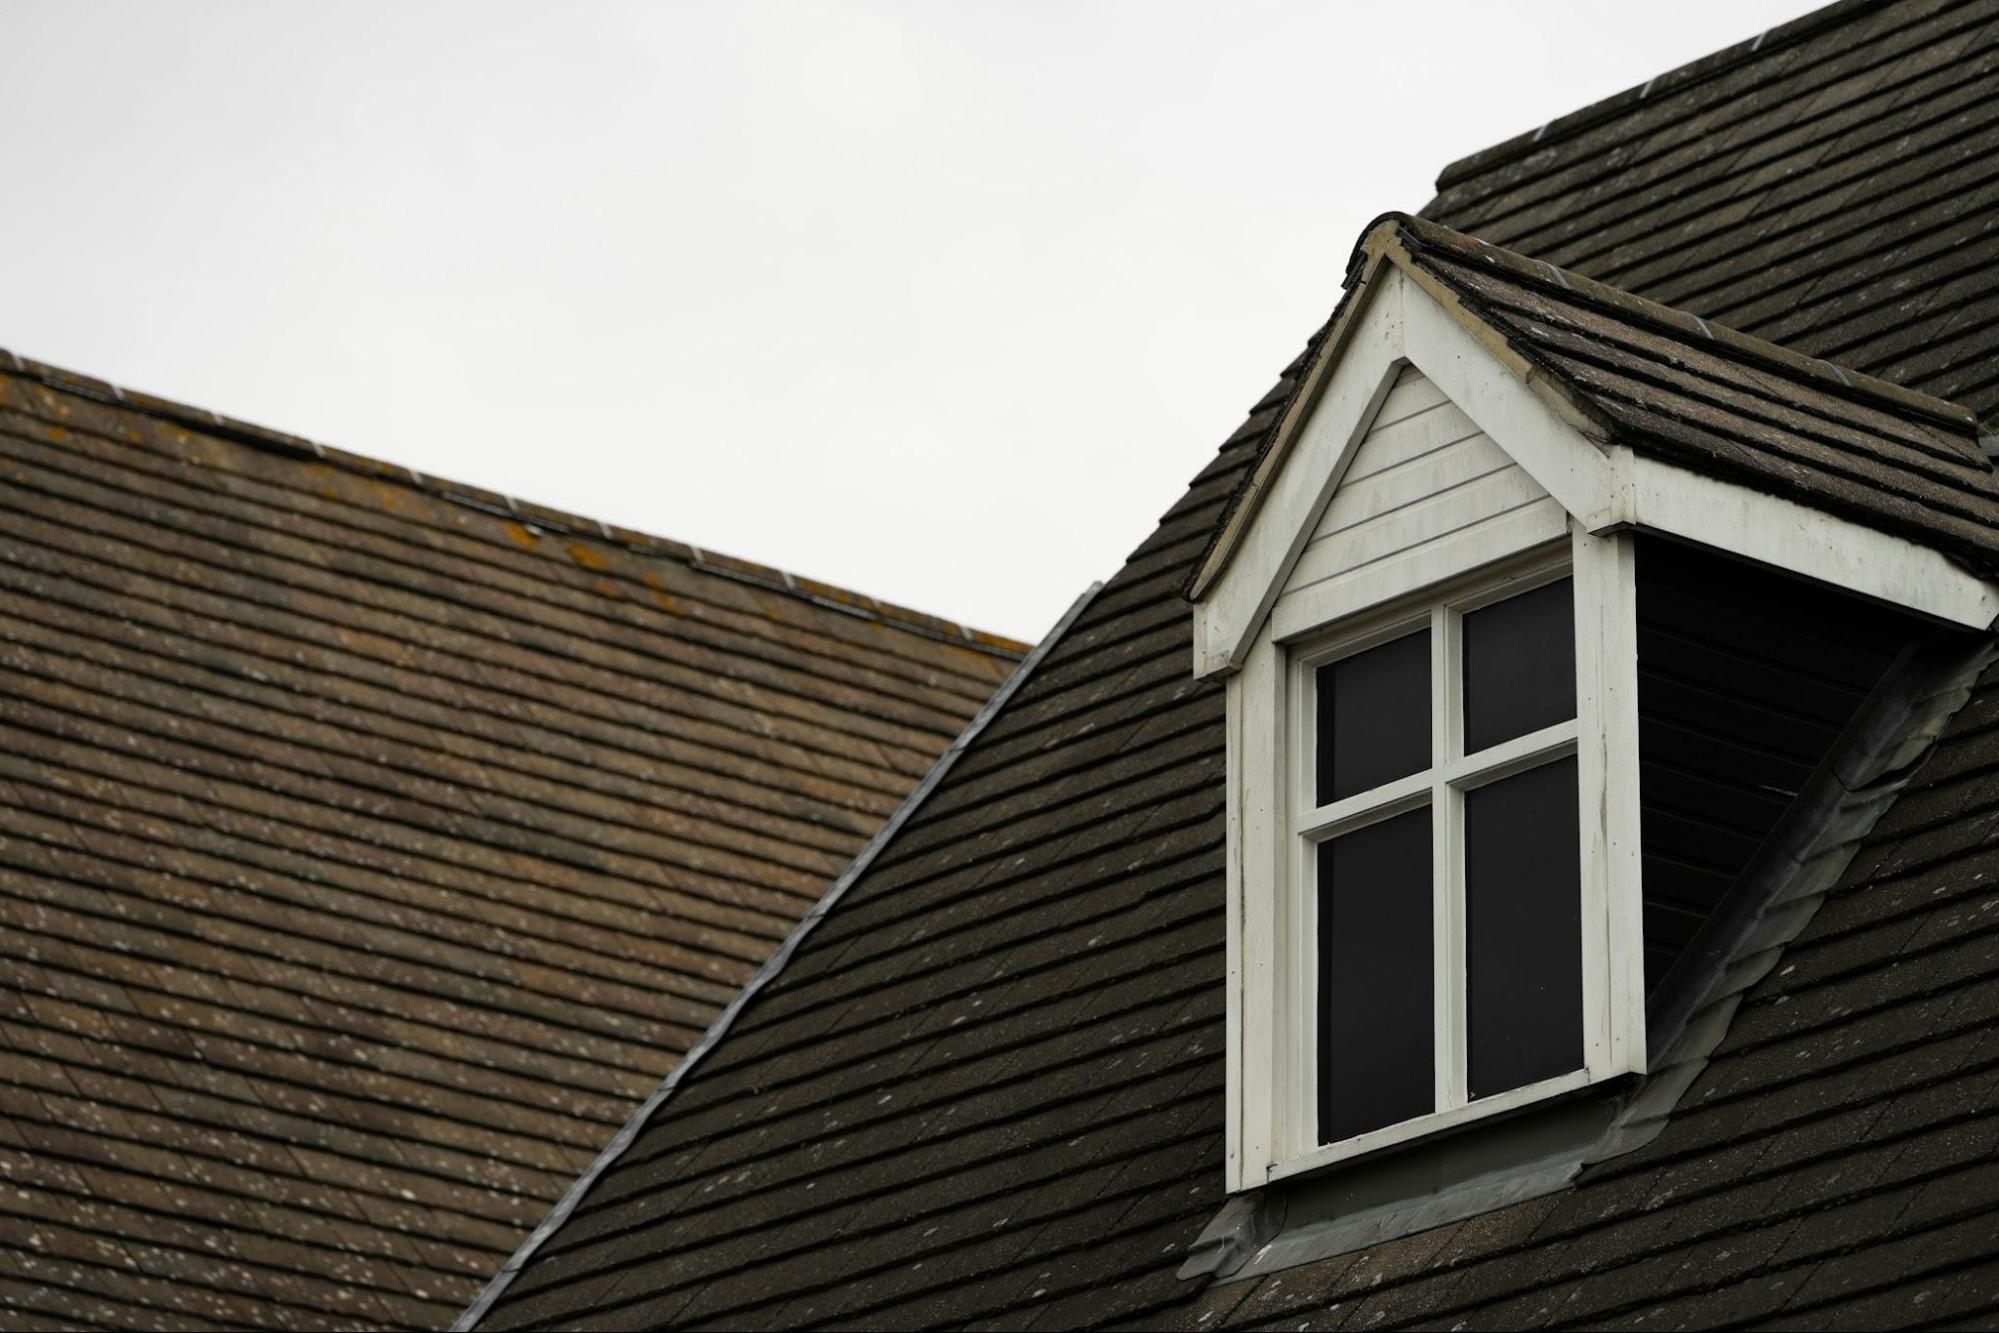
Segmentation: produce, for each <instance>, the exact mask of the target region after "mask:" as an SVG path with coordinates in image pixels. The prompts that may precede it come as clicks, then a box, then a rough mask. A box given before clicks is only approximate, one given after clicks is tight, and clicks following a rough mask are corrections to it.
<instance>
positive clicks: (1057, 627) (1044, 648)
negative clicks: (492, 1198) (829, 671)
mask: <svg viewBox="0 0 1999 1333" xmlns="http://www.w3.org/2000/svg"><path fill="white" fill-rule="evenodd" d="M1103 586H1104V585H1103V584H1102V583H1100V582H1098V583H1092V584H1090V586H1089V587H1088V588H1086V589H1084V590H1083V593H1082V595H1081V596H1079V597H1078V598H1076V600H1075V601H1074V602H1072V603H1070V605H1069V609H1068V610H1067V611H1064V612H1063V613H1062V616H1061V618H1060V619H1058V620H1057V621H1056V622H1055V624H1054V625H1053V626H1051V627H1050V628H1049V630H1048V633H1046V634H1044V635H1043V636H1042V637H1041V641H1040V642H1039V643H1037V644H1035V645H1034V647H1033V649H1032V650H1031V651H1029V652H1028V654H1027V655H1026V656H1025V657H1023V658H1022V659H1021V660H1020V663H1019V664H1018V665H1017V666H1015V667H1014V669H1013V671H1012V672H1011V673H1010V674H1009V675H1008V676H1007V678H1006V680H1005V681H1003V682H1001V684H1000V687H999V689H997V690H996V691H994V692H993V696H992V697H991V698H990V699H988V700H986V702H985V704H984V705H983V706H982V707H980V709H979V711H978V712H977V713H975V714H973V715H972V719H971V721H969V722H967V723H966V724H965V726H964V729H963V730H962V731H960V732H959V733H958V735H957V738H956V739H954V740H953V741H952V742H951V744H950V745H949V746H947V747H946V748H945V750H944V753H943V754H941V755H939V756H938V757H937V761H936V762H935V763H933V764H932V765H931V766H930V770H929V771H928V772H927V773H925V774H924V775H923V780H922V781H921V782H919V783H917V784H916V787H915V789H914V790H913V791H911V792H910V793H909V795H907V796H905V797H904V798H903V799H902V803H901V804H900V805H898V806H896V808H895V810H894V811H893V812H892V813H891V814H890V815H889V817H888V818H887V819H886V820H884V821H883V823H882V826H881V827H880V828H879V829H876V830H875V835H874V836H873V837H872V838H870V839H868V843H867V846H865V847H863V848H861V850H860V852H859V853H858V854H857V855H856V856H855V857H854V859H853V860H852V861H851V862H849V863H848V865H847V868H846V869H845V870H843V871H841V872H840V875H839V877H838V878H837V879H835V880H834V881H833V883H832V884H831V885H829V886H828V887H827V889H826V892H825V893H824V894H822V895H821V896H820V898H819V901H818V902H816V903H814V904H813V905H812V910H810V911H809V912H807V913H806V914H805V915H804V917H803V918H801V919H800V920H799V922H798V924H797V925H796V926H794V927H792V930H791V933H790V934H789V935H787V936H786V937H785V939H784V943H782V944H780V945H779V946H778V947H777V951H776V952H775V953H773V954H772V955H771V956H770V957H769V958H768V959H766V960H765V962H764V965H763V966H762V967H761V968H759V969H757V973H756V975H755V976H753V977H751V978H750V979H749V981H748V982H747V983H746V984H745V985H744V986H743V988H742V989H741V990H740V991H738V992H736V996H735V998H734V999H732V1000H730V1001H729V1004H728V1006H727V1007H726V1008H724V1009H723V1010H722V1012H721V1013H720V1014H718V1015H716V1017H715V1021H714V1022H713V1023H711V1024H709V1026H708V1030H707V1031H706V1032H704V1033H702V1034H701V1038H700V1040H698V1041H696V1042H695V1043H694V1045H692V1046H690V1047H688V1048H687V1051H686V1052H685V1053H684V1054H683V1055H682V1056H681V1057H680V1059H679V1060H677V1061H675V1062H674V1066H673V1068H672V1069H670V1070H668V1071H667V1075H666V1077H665V1078H664V1079H662V1080H660V1084H659V1086H658V1087H657V1088H655V1089H653V1091H652V1093H651V1095H650V1096H648V1097H647V1098H646V1099H645V1101H643V1102H641V1103H640V1104H639V1106H638V1108H637V1109H636V1110H634V1111H633V1112H632V1114H631V1116H630V1117H629V1118H628V1119H626V1121H625V1123H624V1125H623V1126H622V1127H621V1128H620V1129H619V1130H618V1132H617V1133H616V1134H615V1135H613V1136H612V1138H611V1141H610V1142H609V1143H607V1144H605V1145H604V1148H603V1150H602V1151H601V1152H599V1153H598V1154H597V1156H596V1159H595V1160H593V1161H592V1162H591V1163H590V1165H589V1166H588V1167H586V1168H585V1169H584V1171H583V1173H582V1174H581V1175H579V1176H578V1177H577V1178H576V1179H575V1180H574V1181H572V1182H571V1183H570V1186H569V1189H568V1190H567V1191H566V1192H565V1193H564V1194H563V1196H562V1197H561V1198H560V1199H558V1200H557V1201H556V1203H555V1206H554V1207H552V1208H550V1209H549V1211H548V1215H547V1216H546V1217H544V1218H543V1219H542V1220H541V1222H540V1224H539V1225H538V1226H536V1227H535V1229H534V1230H533V1231H532V1232H530V1233H528V1236H527V1239H525V1240H523V1241H522V1242H521V1243H520V1246H519V1247H518V1248H517V1249H516V1250H515V1251H514V1253H513V1254H512V1255H511V1256H509V1258H508V1259H507V1262H506V1263H504V1264H502V1265H501V1266H500V1271H499V1272H497V1273H495V1274H494V1275H493V1277H492V1279H491V1280H490V1281H489V1282H487V1284H486V1285H485V1287H484V1288H482V1289H481V1290H480V1292H479V1294H478V1295H477V1296H475V1297H474V1298H473V1299H472V1303H471V1304H470V1305H468V1306H466V1307H465V1309H464V1310H463V1311H462V1312H461V1313H460V1314H459V1316H458V1318H457V1319H456V1320H455V1321H453V1323H452V1325H451V1333H469V1331H470V1330H472V1329H474V1328H477V1327H478V1324H479V1321H480V1320H482V1319H484V1318H485V1317H486V1314H487V1312H488V1311H489V1310H491V1309H492V1307H493V1305H494V1304H495V1303H496V1302H497V1301H498V1300H499V1299H500V1297H501V1296H503V1295H505V1294H506V1291H507V1288H508V1287H510V1286H512V1285H513V1281H514V1278H515V1277H516V1276H518V1275H519V1274H520V1272H521V1271H522V1270H523V1269H524V1268H526V1266H527V1264H528V1262H529V1260H531V1259H533V1258H534V1256H535V1253H536V1252H537V1251H539V1250H540V1249H541V1247H542V1245H543V1244H545V1243H546V1242H547V1240H548V1238H549V1237H550V1236H552V1235H554V1234H555V1233H556V1231H558V1230H559V1229H560V1228H561V1227H562V1225H563V1224H564V1223H565V1222H567V1221H568V1220H569V1217H570V1215H571V1214H572V1213H574V1212H575V1210H576V1207H577V1205H578V1204H580V1203H581V1202H582V1201H583V1196H584V1195H585V1194H587V1193H589V1191H590V1188H591V1187H592V1186H593V1185H595V1184H596V1183H597V1179H598V1177H600V1176H601V1175H603V1173H604V1172H605V1171H607V1170H609V1169H610V1167H611V1166H612V1165H613V1164H615V1163H616V1162H617V1160H618V1159H619V1158H620V1157H622V1156H623V1155H624V1152H625V1149H627V1148H629V1147H630V1146H631V1144H632V1142H633V1141H634V1140H635V1139H637V1137H638V1136H639V1134H640V1132H641V1131H643V1130H644V1128H645V1126H646V1124H647V1122H648V1121H650V1120H651V1119H652V1117H653V1114H654V1113H655V1112H657V1111H658V1110H659V1108H660V1107H661V1106H663V1105H665V1103H666V1102H667V1100H668V1099H669V1098H670V1097H671V1096H672V1095H673V1093H674V1090H675V1089H677V1088H678V1087H679V1086H680V1083H681V1080H682V1079H683V1078H685V1077H686V1075H687V1073H688V1071H689V1070H691V1069H693V1068H694V1067H695V1066H696V1065H698V1064H699V1063H700V1062H701V1059H702V1057H704V1056H706V1055H707V1054H708V1052H709V1051H711V1050H713V1049H714V1048H715V1047H716V1046H717V1045H719V1044H720V1043H721V1040H722V1038H723V1037H725V1036H727V1035H728V1032H729V1029H730V1028H732V1027H734V1026H735V1022H736V1018H737V1016H738V1015H739V1014H741V1013H742V1012H743V1010H744V1009H746V1008H747V1007H748V1006H749V1003H750V1001H751V1000H752V999H754V998H755V997H756V996H757V994H758V993H759V992H760V991H762V990H763V988H764V987H765V986H767V985H769V984H770V982H771V981H772V980H774V979H775V978H776V976H777V974H778V973H779V972H781V971H783V969H784V965H785V964H786V963H787V962H789V961H790V960H791V956H792V955H793V954H794V953H796V952H797V950H798V946H799V945H800V944H801V943H803V942H804V940H805V937H806V936H807V935H809V934H811V933H812V930H813V928H814V927H816V926H817V925H818V924H819V923H820V922H821V921H822V920H824V919H825V917H826V916H827V914H828V913H830V912H831V911H832V910H833V908H834V906H835V905H836V904H837V903H838V902H839V901H840V899H841V898H843V897H845V896H846V893H847V890H848V889H850V888H852V887H853V885H854V884H855V883H856V882H857V881H858V880H859V879H860V878H861V876H862V875H863V874H864V873H865V872H866V871H867V869H868V867H869V866H871V865H872V864H874V861H875V858H876V857H877V856H879V855H881V853H882V851H883V850H884V849H885V848H886V847H887V846H888V844H889V843H890V842H891V841H892V840H893V839H894V837H895V835H896V834H897V833H898V832H900V831H901V829H902V826H903V825H904V824H906V823H907V822H908V821H909V819H910V817H911V816H913V815H914V814H915V813H916V811H917V809H918V807H920V806H921V805H922V804H923V802H924V801H925V800H927V799H928V798H929V796H930V793H931V792H932V791H934V790H935V789H936V788H937V785H938V784H939V783H941V782H942V781H943V780H944V776H945V774H947V773H949V772H950V771H951V769H952V768H953V767H954V766H955V765H956V764H957V762H958V759H959V757H960V756H961V755H963V754H964V753H965V751H966V750H967V749H969V748H970V747H971V744H972V742H973V741H974V740H976V739H977V738H978V736H979V734H980V733H981V732H983V731H984V730H985V729H986V727H987V725H988V724H990V723H991V722H992V720H993V718H994V717H996V716H998V715H999V712H1000V710H1001V709H1002V708H1004V707H1005V706H1006V704H1007V701H1008V700H1009V699H1011V698H1012V697H1013V696H1014V694H1015V693H1016V692H1017V691H1018V690H1019V689H1020V687H1021V686H1022V685H1023V684H1024V683H1026V681H1027V678H1028V676H1030V675H1032V674H1033V672H1034V669H1035V668H1036V667H1037V666H1039V665H1040V664H1041V661H1042V659H1043V658H1045V657H1046V656H1047V655H1048V653H1049V651H1050V650H1052V649H1053V648H1054V647H1055V645H1056V644H1057V643H1059V642H1061V640H1062V637H1063V636H1064V635H1065V634H1067V633H1068V631H1069V629H1070V627H1071V626H1073V625H1074V624H1075V623H1076V621H1077V620H1078V619H1079V618H1080V617H1081V616H1082V614H1083V612H1084V611H1086V610H1088V609H1089V606H1090V603H1091V602H1093V601H1094V600H1095V599H1096V596H1097V594H1098V593H1099V592H1101V591H1103Z"/></svg>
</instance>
